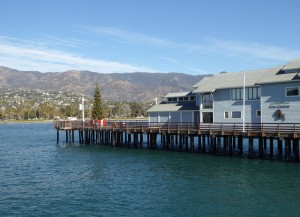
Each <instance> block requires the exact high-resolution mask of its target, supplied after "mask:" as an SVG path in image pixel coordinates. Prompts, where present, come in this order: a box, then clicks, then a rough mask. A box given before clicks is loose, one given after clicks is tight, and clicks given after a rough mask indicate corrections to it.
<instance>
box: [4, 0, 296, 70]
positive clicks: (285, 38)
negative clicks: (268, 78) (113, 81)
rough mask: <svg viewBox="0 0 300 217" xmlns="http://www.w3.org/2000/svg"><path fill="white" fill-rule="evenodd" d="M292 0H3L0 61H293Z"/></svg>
mask: <svg viewBox="0 0 300 217" xmlns="http://www.w3.org/2000/svg"><path fill="white" fill-rule="evenodd" d="M299 8H300V1H298V0H151V1H150V0H106V1H104V0H24V1H23V0H4V1H1V13H0V27H1V28H0V65H2V66H7V67H11V68H15V69H19V70H33V71H41V72H49V71H51V72H61V71H66V70H72V69H76V70H90V71H94V72H99V73H115V72H136V71H146V72H182V73H187V74H194V75H198V74H211V73H219V72H221V71H228V72H233V71H242V70H252V69H261V68H268V67H273V66H277V65H282V64H286V63H287V61H288V60H290V59H295V58H300V43H299V41H300V40H299V39H300V27H299V25H300V16H299Z"/></svg>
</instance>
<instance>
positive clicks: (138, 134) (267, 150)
mask: <svg viewBox="0 0 300 217" xmlns="http://www.w3.org/2000/svg"><path fill="white" fill-rule="evenodd" d="M54 127H55V129H56V130H57V143H59V131H65V132H66V142H74V137H75V136H74V131H78V138H79V143H82V144H90V143H95V144H108V145H112V146H128V147H130V146H133V147H143V145H144V144H147V147H149V148H163V149H167V150H185V151H190V152H201V153H207V152H210V153H214V154H217V155H235V154H236V155H238V156H245V155H246V156H248V157H249V158H260V159H266V158H267V159H273V158H276V159H284V160H285V161H297V162H298V161H299V139H298V138H299V136H300V123H294V124H271V123H263V124H245V125H244V127H243V124H233V123H213V124H202V123H201V124H195V123H154V122H148V121H108V122H105V123H104V124H103V123H101V122H99V121H93V120H88V121H85V122H82V120H76V121H69V120H59V121H54ZM243 129H244V130H243ZM144 135H147V137H146V138H147V139H146V140H147V141H146V142H144V139H143V136H144ZM158 136H160V139H159V137H158ZM131 137H133V141H132V138H131ZM159 143H160V145H159ZM274 145H277V147H276V148H274ZM245 149H246V150H245ZM274 151H276V153H274Z"/></svg>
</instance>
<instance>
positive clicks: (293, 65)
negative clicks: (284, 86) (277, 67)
mask: <svg viewBox="0 0 300 217" xmlns="http://www.w3.org/2000/svg"><path fill="white" fill-rule="evenodd" d="M293 69H300V59H294V60H291V61H289V62H288V63H287V64H286V65H285V66H284V67H283V68H282V70H284V71H287V70H293Z"/></svg>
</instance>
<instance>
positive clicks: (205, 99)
mask: <svg viewBox="0 0 300 217" xmlns="http://www.w3.org/2000/svg"><path fill="white" fill-rule="evenodd" d="M212 98H213V96H212V94H211V93H205V94H203V95H202V108H203V109H212V108H213V99H212Z"/></svg>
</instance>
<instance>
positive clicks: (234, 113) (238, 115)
mask: <svg viewBox="0 0 300 217" xmlns="http://www.w3.org/2000/svg"><path fill="white" fill-rule="evenodd" d="M231 117H232V118H242V112H241V111H232V112H231Z"/></svg>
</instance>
